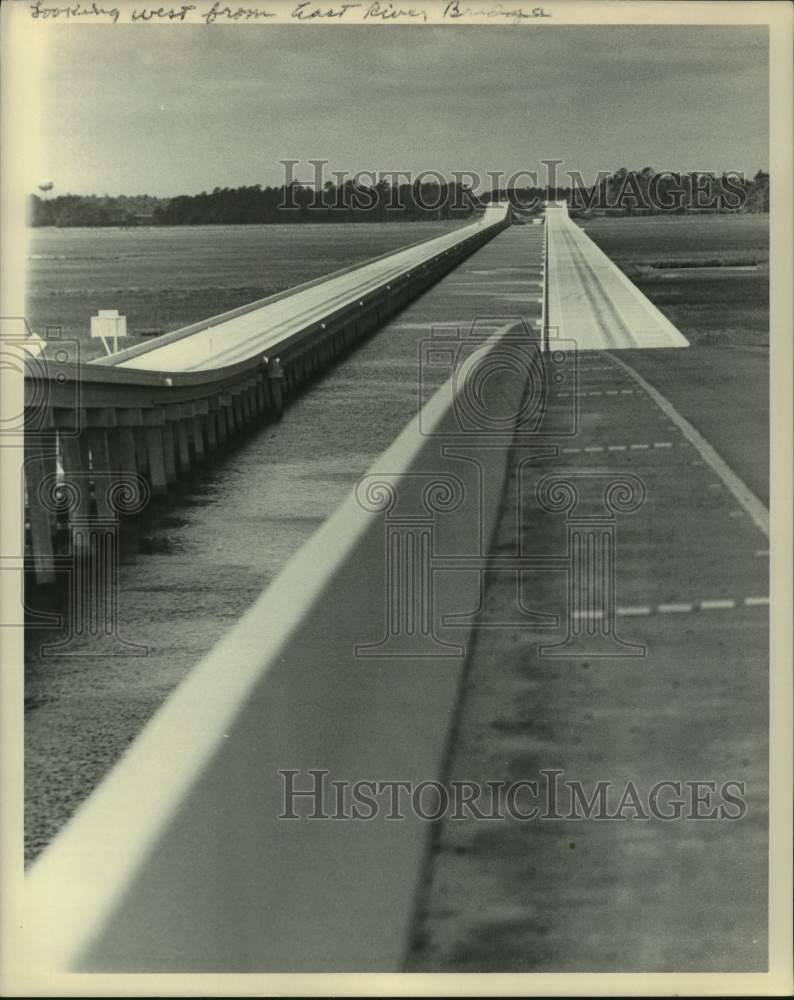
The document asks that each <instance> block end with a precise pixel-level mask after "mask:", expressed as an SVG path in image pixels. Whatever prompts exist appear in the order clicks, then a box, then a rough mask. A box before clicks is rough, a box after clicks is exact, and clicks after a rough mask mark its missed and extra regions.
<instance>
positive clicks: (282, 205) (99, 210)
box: [28, 167, 769, 227]
mask: <svg viewBox="0 0 794 1000" xmlns="http://www.w3.org/2000/svg"><path fill="white" fill-rule="evenodd" d="M504 198H506V199H508V200H509V201H510V202H511V204H513V206H514V207H515V208H516V209H517V210H529V211H531V210H534V209H538V208H540V206H541V205H542V203H543V202H544V201H545V200H546V199H551V200H556V201H563V200H564V201H567V202H568V204H569V205H570V207H571V210H572V211H576V212H584V213H591V212H607V213H614V214H619V215H632V214H660V213H665V212H666V213H690V212H693V211H701V212H702V211H706V212H709V211H713V212H768V211H769V174H768V173H765V172H764V171H761V170H759V171H758V172H757V173H756V175H755V176H754V177H753V178H751V179H744V178H741V177H739V175H726V174H723V175H721V176H719V177H714V176H713V175H710V174H706V173H699V174H680V173H674V172H669V171H665V172H662V173H658V172H656V171H654V170H652V169H651V168H650V167H645V168H644V169H642V170H627V169H626V168H625V167H621V168H620V170H617V171H614V172H613V173H612V174H609V175H600V176H599V178H598V180H597V181H596V182H594V183H591V184H589V185H587V184H585V183H575V182H572V183H571V184H570V185H568V186H562V187H557V188H554V189H549V188H543V187H531V186H530V187H523V188H517V187H515V188H512V187H511V188H509V189H507V190H503V189H502V190H493V191H490V192H487V193H484V194H482V193H481V194H475V193H474V192H473V191H472V190H471V189H470V188H466V187H464V186H463V185H461V184H459V183H453V182H450V183H448V184H439V183H435V182H433V183H429V184H400V185H394V186H392V185H390V184H389V182H388V181H385V180H382V181H379V182H378V183H375V184H361V183H359V182H357V181H356V180H355V179H348V180H345V181H344V182H342V183H340V184H338V185H337V184H334V183H332V182H330V181H329V182H328V183H327V184H325V186H324V187H323V188H322V189H321V190H315V188H313V187H311V186H309V185H305V184H301V183H300V182H297V181H296V182H293V183H292V184H289V185H282V186H281V187H263V186H262V185H260V184H254V185H250V186H244V187H237V188H228V187H227V188H220V187H216V188H214V189H213V190H212V191H210V192H207V191H202V192H201V193H200V194H195V195H179V196H177V197H174V198H155V197H152V196H150V195H136V196H126V195H120V196H118V197H111V196H109V195H104V196H98V195H72V194H66V195H60V196H58V197H55V198H40V197H39V196H38V195H34V194H32V195H30V197H29V203H28V224H29V225H31V226H58V227H68V226H140V225H154V226H195V225H240V224H259V225H261V224H268V223H282V224H284V223H287V224H294V223H302V222H401V221H406V222H418V221H438V220H457V219H459V220H461V221H464V220H465V219H466V218H468V217H469V216H471V215H472V214H473V213H475V212H477V210H478V209H480V208H482V207H484V206H485V205H486V204H488V203H489V202H491V201H493V200H496V199H504Z"/></svg>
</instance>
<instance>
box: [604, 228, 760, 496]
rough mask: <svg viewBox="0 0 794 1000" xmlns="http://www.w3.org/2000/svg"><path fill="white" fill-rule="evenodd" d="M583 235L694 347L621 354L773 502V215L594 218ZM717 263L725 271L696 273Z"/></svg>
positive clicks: (746, 480) (745, 479)
mask: <svg viewBox="0 0 794 1000" xmlns="http://www.w3.org/2000/svg"><path fill="white" fill-rule="evenodd" d="M584 228H585V231H586V232H587V233H588V235H589V236H590V237H591V238H592V239H593V240H595V242H596V243H597V244H598V245H599V246H600V247H601V249H602V250H604V252H605V253H608V254H609V256H610V257H611V258H612V259H613V260H614V261H615V263H617V264H618V265H619V266H620V267H621V268H622V270H623V271H624V272H625V273H626V274H627V275H628V276H629V277H630V278H631V279H632V281H634V282H635V284H636V285H637V286H638V287H639V288H641V289H642V291H643V292H644V293H645V294H646V295H647V296H648V298H649V299H650V300H651V301H652V302H653V303H654V304H655V305H657V306H658V307H659V308H660V309H661V310H662V312H663V313H664V314H665V315H666V316H667V317H668V318H669V319H670V320H671V321H672V322H673V323H675V325H676V326H677V327H678V329H679V330H680V331H681V332H682V333H683V334H684V336H685V337H686V338H687V339H688V340H689V342H690V344H691V346H690V347H689V348H688V349H686V350H675V351H621V352H620V355H619V356H620V357H621V358H622V359H623V360H624V361H627V362H628V363H629V364H630V365H632V366H633V367H634V368H635V369H636V370H637V371H638V372H639V373H640V374H641V375H642V376H643V378H645V379H647V380H648V381H649V382H650V383H651V384H652V385H654V386H655V387H656V388H657V389H659V391H660V392H662V393H663V394H664V395H665V396H666V397H667V398H668V399H669V400H670V402H671V403H673V405H674V406H675V407H676V409H677V410H678V411H679V413H681V414H682V415H683V416H685V417H686V418H687V419H688V420H689V421H690V422H691V423H692V424H694V426H695V427H696V428H697V430H699V431H700V433H701V434H703V436H704V437H705V438H706V439H707V440H708V441H709V442H710V443H711V444H712V445H713V446H714V448H716V450H717V451H718V452H719V453H720V455H722V457H723V458H724V459H725V460H726V461H727V462H728V464H729V465H730V466H731V468H733V470H734V471H735V472H736V473H737V475H739V476H740V477H741V478H742V479H743V480H744V481H745V482H746V483H747V485H748V486H749V487H750V489H751V490H752V491H753V492H754V493H755V494H756V496H757V497H758V498H759V499H760V500H761V501H763V502H764V503H767V504H768V503H769V343H770V334H769V217H768V216H766V215H749V216H701V217H697V218H693V217H677V218H664V217H661V218H659V217H657V218H652V219H648V218H644V219H630V218H628V219H595V220H591V221H587V222H586V223H585V225H584ZM715 260H721V261H722V264H723V266H721V267H713V266H706V267H699V266H692V265H693V264H697V263H698V262H700V263H704V262H705V263H708V264H709V265H711V262H713V261H715ZM750 261H754V262H755V263H754V264H750V263H748V262H750ZM739 262H741V263H739ZM676 265H678V266H676ZM681 265H683V266H681Z"/></svg>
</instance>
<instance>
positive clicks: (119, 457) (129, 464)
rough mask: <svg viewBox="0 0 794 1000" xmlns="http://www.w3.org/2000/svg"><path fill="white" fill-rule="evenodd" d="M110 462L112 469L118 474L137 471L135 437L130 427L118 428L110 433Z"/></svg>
mask: <svg viewBox="0 0 794 1000" xmlns="http://www.w3.org/2000/svg"><path fill="white" fill-rule="evenodd" d="M110 434H111V448H110V452H111V460H112V462H113V468H114V470H115V471H118V472H131V473H136V472H137V471H138V461H137V457H136V453H135V435H134V433H133V430H132V427H118V428H117V429H116V430H114V431H111V432H110Z"/></svg>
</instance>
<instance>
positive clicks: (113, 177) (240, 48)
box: [30, 24, 769, 196]
mask: <svg viewBox="0 0 794 1000" xmlns="http://www.w3.org/2000/svg"><path fill="white" fill-rule="evenodd" d="M47 35H48V38H47V44H46V47H45V49H44V53H45V55H44V58H43V59H42V73H41V76H40V80H39V90H38V93H39V99H38V101H37V102H36V104H35V108H34V107H31V109H30V110H31V115H32V116H36V117H37V118H38V124H39V128H40V132H41V136H42V142H41V148H40V150H39V151H38V154H37V157H36V158H35V159H34V161H33V162H31V167H30V187H31V190H32V189H34V188H35V186H36V184H38V183H40V182H42V181H44V180H51V181H52V182H53V183H54V191H53V194H54V195H57V194H65V193H67V192H70V193H75V194H91V193H92V194H106V193H107V194H111V195H116V194H129V195H133V194H152V195H158V196H172V195H175V194H180V193H183V194H193V193H197V192H199V191H202V190H212V188H214V187H216V186H217V187H227V186H228V187H236V186H238V185H242V184H262V185H265V184H280V183H281V182H282V181H283V179H284V176H285V175H284V168H283V167H282V166H280V164H279V161H280V160H284V159H292V160H299V161H301V162H302V164H306V166H301V167H299V168H297V173H298V176H299V177H302V178H305V179H307V180H308V179H310V178H311V176H312V169H311V168H310V167H309V166H308V160H309V159H325V160H327V161H329V169H336V170H344V171H346V172H347V173H349V174H352V173H355V172H356V171H360V170H374V171H392V170H406V171H407V170H410V171H413V172H418V171H422V170H436V171H440V172H441V173H443V174H445V175H450V174H451V172H452V171H454V170H473V171H478V172H480V173H481V174H484V173H485V172H486V171H499V170H501V171H504V172H505V173H506V174H510V173H512V172H514V171H517V170H537V169H538V164H539V163H540V161H541V160H543V159H558V160H562V161H564V162H563V165H562V167H561V168H560V169H561V170H562V171H565V170H568V169H571V170H578V171H580V172H581V173H582V174H583V175H584V176H585V177H586V178H588V177H595V175H596V174H597V173H598V171H601V170H606V171H611V170H614V169H617V168H618V167H620V166H626V167H629V168H637V169H639V168H642V167H644V166H651V167H653V168H654V169H656V170H662V169H678V170H695V169H697V170H715V171H721V170H738V171H743V172H745V173H746V174H749V175H752V174H754V173H755V172H756V170H758V169H759V168H763V169H767V168H768V163H769V151H768V100H767V89H768V48H767V31H766V28H756V27H733V28H727V27H700V26H698V27H695V26H689V27H682V26H623V27H615V26H604V27H601V26H597V27H594V26H580V25H572V26H564V25H558V26H544V27H543V28H541V29H533V28H531V27H511V26H504V27H502V26H491V25H485V26H467V27H463V28H460V27H455V28H453V27H451V26H446V27H429V26H424V27H419V26H413V25H410V26H396V27H395V26H392V27H389V28H388V29H385V28H381V29H377V28H374V27H367V26H349V27H348V26H333V27H318V28H308V29H307V28H304V27H301V26H294V25H293V26H289V25H285V26H275V25H250V26H246V27H238V26H229V27H224V26H213V27H211V28H207V27H204V26H201V25H193V26H188V25H175V26H157V27H152V28H147V27H144V26H139V25H116V26H113V25H90V26H89V25H85V24H82V25H80V24H77V25H70V26H61V25H58V27H57V28H54V29H53V30H50V31H48V33H47ZM541 177H542V175H541Z"/></svg>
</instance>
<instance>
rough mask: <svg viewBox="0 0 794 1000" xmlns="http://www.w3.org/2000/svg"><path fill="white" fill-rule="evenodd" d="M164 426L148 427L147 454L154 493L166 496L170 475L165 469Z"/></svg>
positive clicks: (158, 495) (150, 484)
mask: <svg viewBox="0 0 794 1000" xmlns="http://www.w3.org/2000/svg"><path fill="white" fill-rule="evenodd" d="M163 431H164V428H163V427H147V428H145V434H146V454H147V460H148V466H149V486H150V487H151V490H152V495H153V496H156V497H164V496H166V495H167V494H168V476H167V474H166V471H165V435H164V434H163Z"/></svg>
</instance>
